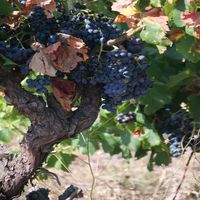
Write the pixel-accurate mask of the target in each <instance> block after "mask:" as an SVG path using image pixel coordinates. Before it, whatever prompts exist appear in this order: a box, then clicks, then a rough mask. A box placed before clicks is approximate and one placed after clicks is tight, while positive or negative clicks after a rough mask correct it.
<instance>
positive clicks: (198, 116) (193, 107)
mask: <svg viewBox="0 0 200 200" xmlns="http://www.w3.org/2000/svg"><path fill="white" fill-rule="evenodd" d="M199 102H200V96H196V95H191V96H189V97H188V105H189V108H190V111H191V114H192V117H193V118H194V119H195V121H196V122H200V107H199Z"/></svg>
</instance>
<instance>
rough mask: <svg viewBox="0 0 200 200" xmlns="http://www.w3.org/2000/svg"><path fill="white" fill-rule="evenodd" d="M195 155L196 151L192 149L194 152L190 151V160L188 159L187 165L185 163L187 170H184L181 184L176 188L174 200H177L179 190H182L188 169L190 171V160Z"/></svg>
mask: <svg viewBox="0 0 200 200" xmlns="http://www.w3.org/2000/svg"><path fill="white" fill-rule="evenodd" d="M193 155H194V152H193V151H192V152H191V153H190V156H189V158H188V161H187V163H186V165H185V170H184V173H183V177H182V179H181V181H180V183H179V185H178V187H177V189H176V193H175V195H174V197H173V199H172V200H175V199H176V197H177V195H178V193H179V190H180V188H181V186H182V184H183V182H184V180H185V176H186V173H187V171H188V167H189V164H190V161H191V159H192V156H193Z"/></svg>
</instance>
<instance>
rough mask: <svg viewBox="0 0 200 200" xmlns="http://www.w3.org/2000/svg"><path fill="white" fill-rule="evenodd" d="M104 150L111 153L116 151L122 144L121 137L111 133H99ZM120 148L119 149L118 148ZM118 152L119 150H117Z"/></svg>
mask: <svg viewBox="0 0 200 200" xmlns="http://www.w3.org/2000/svg"><path fill="white" fill-rule="evenodd" d="M99 137H100V141H101V143H102V147H103V150H104V151H105V152H106V153H110V154H111V155H113V154H115V153H116V148H119V146H120V138H119V137H116V136H114V135H112V134H109V133H103V134H101V135H99ZM118 150H119V149H118ZM117 152H118V151H117Z"/></svg>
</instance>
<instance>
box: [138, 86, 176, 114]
mask: <svg viewBox="0 0 200 200" xmlns="http://www.w3.org/2000/svg"><path fill="white" fill-rule="evenodd" d="M171 100H172V94H171V92H170V90H169V89H168V88H167V85H166V84H163V83H158V82H157V83H155V84H154V85H153V87H152V88H151V89H149V91H148V93H147V95H146V96H145V97H142V98H140V103H141V104H143V105H145V109H144V110H145V113H146V114H147V115H150V114H153V113H155V112H156V111H157V110H159V109H160V108H162V107H164V105H166V104H168V103H170V102H171Z"/></svg>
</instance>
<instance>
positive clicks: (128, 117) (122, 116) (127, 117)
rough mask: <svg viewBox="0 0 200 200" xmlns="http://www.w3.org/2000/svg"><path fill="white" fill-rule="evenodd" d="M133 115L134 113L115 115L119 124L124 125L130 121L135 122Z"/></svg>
mask: <svg viewBox="0 0 200 200" xmlns="http://www.w3.org/2000/svg"><path fill="white" fill-rule="evenodd" d="M135 117H136V116H135V113H134V112H131V111H130V112H128V113H119V114H118V115H117V121H118V122H119V123H120V124H126V123H128V122H130V121H135Z"/></svg>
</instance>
